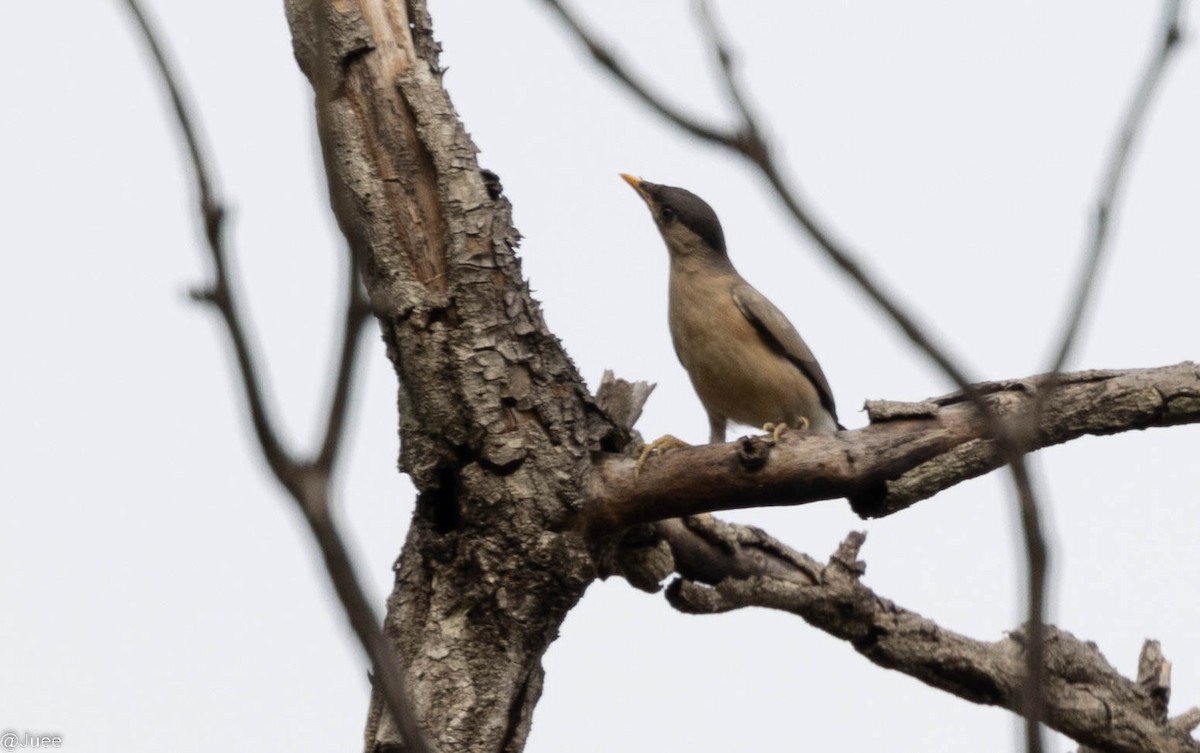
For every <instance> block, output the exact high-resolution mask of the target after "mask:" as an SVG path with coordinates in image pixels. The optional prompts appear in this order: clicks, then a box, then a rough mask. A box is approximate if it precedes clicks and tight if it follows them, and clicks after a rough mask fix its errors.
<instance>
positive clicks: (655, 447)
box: [633, 434, 691, 478]
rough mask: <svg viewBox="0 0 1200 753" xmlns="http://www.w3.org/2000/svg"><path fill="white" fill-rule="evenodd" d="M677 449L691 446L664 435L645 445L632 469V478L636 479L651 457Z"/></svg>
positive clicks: (678, 439) (673, 436)
mask: <svg viewBox="0 0 1200 753" xmlns="http://www.w3.org/2000/svg"><path fill="white" fill-rule="evenodd" d="M679 447H691V445H690V444H688V443H687V442H685V441H683V440H682V439H680V438H679V437H677V436H675V435H674V434H664V435H663V436H661V437H659V438H658V439H656V440H654V441H653V442H651V443H650V444H648V445H646V446H645V447H643V448H642V454H640V455H638V459H637V465H635V466H634V467H633V477H634V478H637V477H638V476H639V475H640V474H641V472H642V466H644V465H645V464H646V461H647V460H649V459H650V456H651V455H661V454H663V453H664V452H666V451H667V450H674V449H677V448H679Z"/></svg>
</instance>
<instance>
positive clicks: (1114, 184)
mask: <svg viewBox="0 0 1200 753" xmlns="http://www.w3.org/2000/svg"><path fill="white" fill-rule="evenodd" d="M1182 24H1183V2H1182V0H1164V2H1163V21H1162V25H1161V30H1160V32H1159V35H1158V39H1157V40H1156V44H1155V48H1154V52H1153V54H1152V55H1151V56H1150V60H1149V61H1148V62H1147V63H1146V69H1145V71H1144V72H1143V73H1142V76H1141V78H1140V79H1139V80H1138V84H1137V87H1136V88H1135V89H1134V92H1133V98H1132V99H1131V100H1130V101H1129V109H1128V110H1127V111H1126V113H1125V120H1124V121H1123V122H1122V124H1121V127H1120V130H1119V131H1118V132H1117V140H1116V143H1114V144H1113V149H1112V154H1111V155H1110V156H1109V160H1108V166H1107V168H1106V169H1105V171H1104V178H1103V180H1102V181H1101V183H1100V193H1099V196H1098V197H1097V198H1096V209H1095V214H1094V215H1093V217H1092V232H1091V235H1090V238H1089V242H1088V248H1087V253H1086V256H1085V257H1084V261H1083V269H1082V270H1081V272H1080V275H1079V280H1078V282H1077V283H1076V286H1075V294H1074V295H1073V296H1072V301H1073V302H1074V305H1073V306H1072V308H1071V312H1070V314H1069V315H1068V316H1067V319H1066V322H1065V324H1064V326H1063V331H1062V335H1061V336H1060V337H1059V346H1058V354H1057V355H1056V356H1055V358H1054V363H1053V365H1052V366H1051V368H1050V370H1051V371H1055V372H1058V371H1062V370H1063V368H1064V367H1065V366H1066V365H1067V359H1068V358H1069V357H1070V355H1071V351H1072V349H1073V348H1074V347H1075V341H1076V339H1077V337H1078V335H1079V328H1080V325H1081V324H1082V322H1083V316H1084V313H1085V312H1086V310H1087V306H1088V303H1089V301H1090V300H1091V298H1092V290H1093V288H1094V287H1095V282H1096V274H1097V272H1098V270H1099V268H1100V262H1101V261H1102V260H1103V258H1104V255H1105V252H1106V251H1107V250H1108V245H1109V244H1108V238H1109V229H1110V227H1111V225H1112V215H1113V210H1114V209H1115V207H1116V204H1117V200H1118V199H1119V198H1120V190H1121V186H1122V185H1123V179H1124V177H1125V169H1126V167H1127V166H1128V164H1129V155H1130V152H1131V151H1132V150H1133V145H1134V142H1135V141H1137V138H1138V135H1139V134H1140V132H1141V128H1142V123H1143V121H1144V119H1145V115H1146V111H1147V110H1148V109H1149V107H1150V101H1151V99H1152V98H1153V96H1154V92H1155V91H1156V90H1157V89H1158V85H1159V83H1160V82H1161V81H1162V79H1163V72H1164V71H1165V70H1166V67H1167V63H1168V62H1169V61H1170V59H1171V53H1172V52H1174V51H1175V50H1176V49H1178V47H1179V43H1180V41H1181V40H1182V39H1183V28H1182Z"/></svg>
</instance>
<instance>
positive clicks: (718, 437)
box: [708, 413, 726, 444]
mask: <svg viewBox="0 0 1200 753" xmlns="http://www.w3.org/2000/svg"><path fill="white" fill-rule="evenodd" d="M725 423H726V421H725V418H724V417H723V416H717V415H714V414H712V413H709V414H708V443H709V444H722V443H724V442H725Z"/></svg>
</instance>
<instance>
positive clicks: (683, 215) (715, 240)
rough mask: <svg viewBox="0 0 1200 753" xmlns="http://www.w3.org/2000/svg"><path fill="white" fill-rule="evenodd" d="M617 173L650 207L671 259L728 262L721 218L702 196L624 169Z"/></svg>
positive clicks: (722, 263)
mask: <svg viewBox="0 0 1200 753" xmlns="http://www.w3.org/2000/svg"><path fill="white" fill-rule="evenodd" d="M621 177H622V178H624V179H625V182H626V183H628V184H629V185H631V186H633V190H635V191H637V192H638V195H639V196H641V197H642V200H643V201H645V202H646V206H648V207H650V214H651V215H652V216H653V217H654V224H655V225H657V226H658V232H660V233H661V234H662V237H663V240H664V241H666V244H667V250H668V251H670V252H671V258H672V259H680V260H682V259H689V258H690V259H696V260H704V261H709V262H712V263H716V264H721V265H724V264H728V263H729V258H728V256H726V253H725V234H724V233H723V232H722V231H721V221H720V220H718V219H717V213H716V212H714V211H713V208H712V207H710V206H709V205H708V203H707V202H705V201H704V199H701V198H700V197H699V196H697V195H696V194H694V193H692V192H691V191H688V190H687V189H684V188H676V187H674V186H662V185H659V184H657V183H651V182H649V181H645V180H642V179H641V178H636V177H634V176H632V175H628V174H626V173H621Z"/></svg>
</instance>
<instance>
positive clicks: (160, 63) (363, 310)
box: [125, 0, 432, 753]
mask: <svg viewBox="0 0 1200 753" xmlns="http://www.w3.org/2000/svg"><path fill="white" fill-rule="evenodd" d="M125 5H126V6H127V7H128V8H129V11H130V13H132V14H133V17H134V20H135V21H136V23H137V25H138V28H139V29H140V31H141V34H142V37H143V39H144V40H145V42H146V44H147V46H148V47H149V48H150V52H151V55H152V56H153V58H154V62H155V64H156V66H157V68H158V71H159V73H160V75H161V77H162V81H163V84H164V85H165V86H166V87H167V91H168V94H169V95H170V97H171V103H172V105H173V107H174V110H175V116H176V120H177V122H178V124H179V127H180V130H181V131H182V133H183V137H184V141H185V143H186V145H187V149H188V153H189V155H190V157H191V163H192V172H193V175H194V177H195V180H196V186H197V191H198V193H199V194H200V213H201V218H202V220H203V222H204V230H205V237H206V239H207V242H208V250H209V256H210V257H211V259H212V262H213V268H214V271H215V273H216V279H215V281H214V282H213V283H212V284H211V285H210V286H209V287H207V288H204V289H201V290H198V291H195V292H193V293H192V296H193V298H194V299H196V300H197V301H201V302H205V303H209V304H212V305H213V306H214V307H215V308H216V309H217V311H218V312H219V313H220V315H221V319H222V321H224V323H225V327H226V330H227V331H228V333H229V338H230V340H231V342H232V343H233V347H234V352H235V354H236V357H237V362H238V372H239V374H240V375H241V379H242V386H243V388H244V390H245V393H246V401H247V403H248V406H249V408H250V414H251V417H252V420H253V423H254V431H255V434H256V436H257V437H258V443H259V446H260V447H261V449H262V452H263V457H264V459H265V460H266V461H267V465H268V466H270V468H271V472H272V473H273V474H274V475H275V477H276V479H278V480H279V483H280V484H282V485H283V487H284V488H285V489H287V491H288V493H289V494H290V495H291V496H292V498H293V499H294V500H295V502H296V504H297V505H298V506H299V507H300V509H301V511H302V512H303V513H304V517H305V520H306V521H307V522H308V525H309V529H310V530H311V531H312V534H313V538H314V539H315V540H316V542H317V545H318V546H319V547H320V549H321V554H322V557H323V559H324V561H325V567H326V570H327V571H328V573H329V578H330V581H331V582H332V583H333V586H334V589H335V591H336V592H337V595H338V599H339V600H340V601H341V604H342V608H343V610H344V611H345V613H346V618H347V620H349V622H350V625H351V627H352V628H353V630H354V632H355V634H356V635H357V636H358V639H359V642H360V643H361V644H362V646H363V649H364V650H365V651H366V652H367V655H368V656H369V657H370V659H371V663H372V665H373V668H374V677H375V682H376V683H377V684H378V685H379V686H380V688H381V690H382V694H383V696H384V698H385V701H386V703H387V705H388V709H389V711H390V712H391V714H392V716H393V718H394V719H395V720H396V723H397V725H398V726H399V728H400V732H401V734H402V735H403V737H404V740H405V743H407V744H408V746H409V750H411V751H412V753H429V752H430V751H431V750H432V749H431V748H430V746H429V744H428V743H427V742H426V740H425V737H424V735H423V734H422V732H421V730H420V727H419V726H418V724H417V721H416V715H415V714H414V713H413V710H412V705H411V703H410V701H409V695H408V692H407V688H406V687H405V682H404V676H403V673H402V672H401V670H400V667H399V666H398V664H397V657H396V656H395V654H394V653H393V652H392V650H391V648H390V646H389V645H388V643H387V641H385V640H384V638H383V634H382V632H381V631H380V628H379V624H380V623H379V619H378V617H377V616H376V615H375V610H374V609H372V607H371V604H370V602H369V601H368V600H367V597H366V594H365V592H364V591H363V588H362V585H361V583H360V582H359V580H358V576H357V575H356V573H355V572H354V567H353V565H352V563H351V561H350V556H349V553H348V552H347V550H346V546H345V542H344V541H343V539H342V536H341V533H340V532H339V530H338V528H337V525H336V524H335V523H334V521H333V518H332V516H331V514H330V496H331V481H332V476H333V469H334V466H335V464H336V461H337V457H338V451H339V449H340V448H341V440H342V436H343V431H344V428H345V424H346V415H347V411H348V407H349V402H350V391H351V387H352V385H353V377H354V364H355V361H356V358H357V354H358V345H359V341H360V339H361V337H360V336H361V334H362V330H363V325H364V324H365V323H366V322H367V321H368V319H369V318H370V316H369V315H370V310H369V308H368V306H367V303H366V301H365V299H364V296H363V294H362V291H361V289H360V287H359V283H358V265H357V263H356V260H355V258H354V255H353V254H352V253H351V254H349V265H348V266H349V269H348V270H347V290H346V309H345V314H344V319H343V324H342V341H341V348H340V354H339V359H338V366H337V372H336V376H335V378H334V385H333V388H332V397H331V399H330V403H329V411H328V414H327V415H326V421H325V431H324V436H323V439H322V442H321V446H320V448H319V449H318V451H317V453H316V454H315V456H314V457H312V458H303V457H299V456H296V455H293V454H292V453H290V452H288V450H286V449H285V448H284V447H283V445H282V443H281V442H280V440H279V434H278V432H277V431H276V430H275V426H274V423H273V422H272V421H271V418H270V415H269V414H268V412H267V407H266V401H265V399H264V394H263V388H262V381H261V378H260V377H259V374H258V371H257V369H256V367H255V364H254V358H253V356H252V354H251V352H250V346H249V343H248V339H247V337H246V333H245V326H244V324H243V322H242V320H241V318H240V316H239V315H238V311H237V307H236V304H235V302H234V299H233V294H232V291H231V287H230V283H229V275H228V268H227V263H226V249H225V243H224V237H223V233H222V231H223V224H224V223H223V220H224V216H225V211H224V208H223V206H222V204H221V202H220V200H219V199H218V198H217V196H216V193H215V190H214V188H213V181H212V178H211V177H210V171H209V169H208V167H207V164H206V161H205V159H204V156H203V152H202V150H201V148H200V139H199V136H198V133H197V131H198V128H197V127H196V126H195V125H194V124H195V123H196V120H195V118H194V117H193V116H192V115H191V114H190V112H189V110H188V107H187V105H186V103H185V101H184V97H183V92H182V87H181V86H180V84H179V83H178V82H179V78H178V76H177V75H176V74H175V73H174V72H173V70H172V68H171V65H170V64H169V62H168V60H167V56H166V53H165V51H164V49H163V47H162V45H161V44H160V43H159V41H158V40H159V37H158V34H157V33H156V32H155V30H154V28H153V26H152V24H151V23H150V20H149V19H148V18H147V16H146V14H145V12H144V11H143V9H142V8H141V6H140V4H139V3H138V2H137V0H125Z"/></svg>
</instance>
